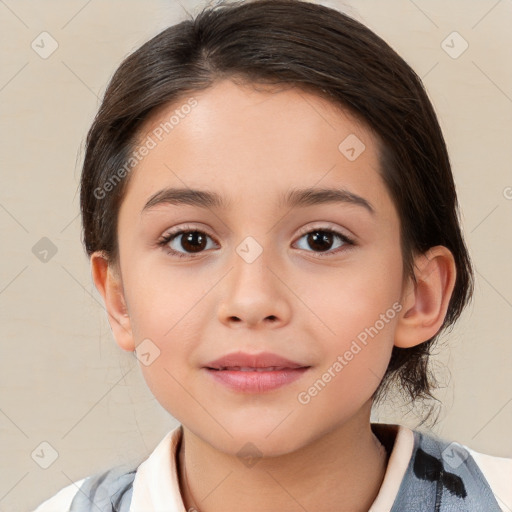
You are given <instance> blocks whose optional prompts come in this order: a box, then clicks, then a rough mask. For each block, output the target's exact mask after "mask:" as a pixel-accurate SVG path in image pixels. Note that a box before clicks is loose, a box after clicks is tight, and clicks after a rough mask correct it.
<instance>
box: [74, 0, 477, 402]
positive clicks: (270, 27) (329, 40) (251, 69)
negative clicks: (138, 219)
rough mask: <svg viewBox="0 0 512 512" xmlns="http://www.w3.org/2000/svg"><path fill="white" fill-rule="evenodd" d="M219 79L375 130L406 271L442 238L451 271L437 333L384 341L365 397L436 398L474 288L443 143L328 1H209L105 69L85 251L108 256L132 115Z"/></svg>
mask: <svg viewBox="0 0 512 512" xmlns="http://www.w3.org/2000/svg"><path fill="white" fill-rule="evenodd" d="M224 78H229V79H232V80H233V81H235V82H236V83H240V84H242V83H246V84H267V85H270V84H276V85H278V84H281V85H287V86H294V87H300V88H302V89H303V90H305V91H307V92H312V93H314V94H317V95H318V96H320V97H322V98H326V99H328V100H329V101H330V102H331V103H332V104H333V106H335V107H336V108H343V109H347V110H348V111H350V112H351V113H352V114H353V115H355V116H356V118H357V119H359V120H360V121H362V122H363V123H364V124H365V126H367V127H368V128H369V129H371V130H372V131H373V132H374V133H376V134H377V136H378V137H377V138H378V140H379V145H380V165H381V169H380V172H381V175H382V177H383V179H384V182H385V184H386V187H387V189H388V191H389V193H390V195H391V197H392V199H393V201H394V204H395V206H396V208H397V211H398V214H399V217H400V230H401V248H402V255H403V262H404V272H405V275H409V276H411V277H412V278H413V279H414V269H413V256H414V255H415V254H418V253H424V252H425V251H427V250H428V249H429V248H430V247H433V246H435V245H444V246H445V247H447V248H448V249H450V251H451V252H452V253H453V256H454V258H455V263H456V267H457V276H456V282H455V288H454V291H453V294H452V297H451V300H450V303H449V307H448V311H447V314H446V317H445V320H444V323H443V325H442V327H441V329H440V331H439V332H438V333H437V335H436V336H434V337H433V338H431V339H429V340H427V341H425V342H424V343H421V344H420V345H418V346H415V347H412V348H407V349H401V348H398V347H393V352H392V356H391V360H390V363H389V366H388V368H387V371H386V373H385V375H384V377H383V379H382V382H381V383H380V385H379V387H378V389H377V390H376V392H375V394H374V399H375V403H376V402H378V401H380V400H381V398H382V396H383V395H384V390H386V391H387V389H388V388H389V386H390V385H391V384H398V389H399V390H400V392H401V393H403V394H404V396H406V397H407V398H409V399H410V401H411V402H414V401H416V400H418V399H428V398H435V397H434V396H433V395H432V390H433V388H434V387H435V384H436V382H435V377H434V374H433V373H432V372H431V371H430V370H429V366H428V359H429V355H430V353H431V349H432V347H433V344H434V342H435V341H436V339H437V338H438V336H439V335H440V334H441V332H442V331H443V330H445V329H447V328H448V327H451V326H453V324H454V323H455V321H456V320H457V318H458V317H459V316H460V314H461V313H462V310H463V309H464V307H465V306H466V304H467V303H468V302H469V301H470V300H471V297H472V293H473V270H472V268H471V261H470V258H469V254H468V251H467V248H466V246H465V243H464V240H463V236H462V233H461V228H460V225H459V212H458V203H457V196H456V191H455V185H454V181H453V176H452V172H451V168H450V162H449V158H448V153H447V150H446V145H445V141H444V138H443V135H442V132H441V129H440V126H439V123H438V121H437V118H436V115H435V112H434V109H433V107H432V105H431V103H430V101H429V99H428V96H427V93H426V92H425V90H424V88H423V85H422V82H421V80H420V78H419V77H418V76H417V75H416V73H415V72H414V71H413V70H412V69H411V67H410V66H409V65H408V64H407V63H406V62H405V61H404V60H403V59H402V58H401V57H400V56H399V55H398V54H397V53H396V52H395V51H394V50H393V49H392V48H391V47H390V46H389V45H388V44H387V43H386V42H385V41H383V40H382V39H381V38H380V37H378V36H377V35H376V34H375V33H373V32H372V31H371V30H370V29H368V28H367V27H365V26H364V25H362V24H361V23H359V22H357V21H356V20H354V19H352V18H350V17H349V16H347V15H345V14H343V13H341V12H339V11H337V10H334V9H331V8H329V7H326V6H323V5H320V4H313V3H310V2H305V1H301V0H251V1H245V2H243V1H238V2H229V3H220V4H217V5H216V6H213V7H205V8H204V9H203V10H202V11H201V12H200V13H199V14H198V15H197V16H196V17H195V18H193V19H190V20H186V21H183V22H181V23H178V24H176V25H173V26H170V27H169V28H167V29H165V30H164V31H162V32H161V33H159V34H158V35H156V36H155V37H153V38H152V39H151V40H149V41H148V42H146V43H145V44H144V45H142V46H141V47H140V48H139V49H137V50H136V51H135V52H133V53H132V54H131V55H129V56H128V57H127V58H126V59H125V60H124V61H123V62H122V63H121V65H120V66H119V68H118V69H117V70H116V72H115V73H114V75H113V77H112V79H111V81H110V83H109V85H108V88H107V90H106V93H105V96H104V99H103V102H102V104H101V107H100V109H99V112H98V114H97V116H96V118H95V119H94V123H93V125H92V126H91V128H90V131H89V133H88V136H87V140H86V152H85V159H84V164H83V170H82V178H81V197H80V201H81V212H82V220H83V242H84V246H85V249H86V251H87V254H88V255H89V256H90V255H91V254H92V253H93V252H94V251H98V250H102V251H104V253H105V255H106V256H107V257H108V258H109V260H110V261H111V263H112V265H114V266H115V265H117V263H118V257H119V254H118V241H117V236H116V227H117V217H118V212H119V207H120V204H121V201H122V200H123V194H124V190H125V189H126V185H127V182H128V179H129V175H128V176H127V177H126V178H124V179H122V180H120V182H119V183H118V184H117V185H116V186H114V187H112V186H110V187H106V185H107V184H108V183H113V181H112V180H113V178H115V177H116V173H118V174H117V176H118V178H119V169H121V168H123V166H125V165H126V161H127V159H129V157H130V153H131V152H132V151H133V149H134V147H135V144H136V142H137V137H138V136H139V135H140V133H139V132H138V130H139V129H140V127H141V125H142V123H143V122H144V121H146V120H147V119H148V117H149V116H150V115H153V114H154V113H155V112H156V111H157V110H158V108H159V107H163V106H165V105H166V104H172V103H177V102H178V101H180V100H183V99H184V98H186V97H187V95H191V94H193V92H194V91H200V90H204V89H206V88H209V87H212V85H214V84H215V82H216V81H217V80H220V79H224ZM237 81H238V82H237ZM118 181H119V179H118ZM106 190H108V193H105V191H106ZM98 191H102V192H101V194H100V193H98Z"/></svg>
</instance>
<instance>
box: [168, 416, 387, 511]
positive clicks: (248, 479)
mask: <svg viewBox="0 0 512 512" xmlns="http://www.w3.org/2000/svg"><path fill="white" fill-rule="evenodd" d="M387 458H388V455H387V453H386V450H385V449H384V447H383V446H382V444H381V443H380V442H379V440H378V438H377V437H376V436H375V434H374V433H373V431H372V429H371V424H370V418H369V408H365V409H364V410H362V411H361V414H359V415H358V416H357V417H354V418H351V419H350V420H349V421H348V422H345V423H344V424H342V425H340V426H338V427H337V428H335V429H333V430H331V431H329V432H327V433H325V434H324V435H322V436H321V437H319V438H318V439H316V440H314V441H313V442H311V443H310V444H308V445H307V446H303V447H301V448H300V449H298V450H296V451H293V452H290V453H287V454H285V455H280V456H277V457H262V458H261V459H259V460H258V462H257V463H256V464H255V465H252V466H249V467H246V466H245V465H244V464H241V461H240V459H239V458H238V457H236V456H232V455H229V454H226V453H224V452H220V451H218V450H216V449H215V448H213V447H212V446H211V445H209V444H207V443H205V442H204V441H202V440H201V439H200V438H198V437H197V436H195V435H194V434H193V433H192V432H191V431H189V430H188V429H187V428H185V427H183V437H182V440H181V443H180V447H179V453H178V457H177V459H178V460H177V465H178V473H179V480H180V490H181V493H182V498H183V502H184V505H185V509H186V510H187V511H189V510H191V511H193V512H195V511H197V512H238V511H240V510H244V512H257V511H261V510H279V511H280V512H296V511H297V510H298V508H303V509H305V510H315V511H316V512H331V511H332V510H338V509H339V508H340V503H343V510H347V511H351V512H352V511H353V512H356V511H357V512H359V511H367V510H368V509H369V508H370V506H371V505H372V503H373V501H374V500H375V498H376V496H377V494H378V492H379V489H380V486H381V484H382V480H383V479H384V474H385V471H386V467H387Z"/></svg>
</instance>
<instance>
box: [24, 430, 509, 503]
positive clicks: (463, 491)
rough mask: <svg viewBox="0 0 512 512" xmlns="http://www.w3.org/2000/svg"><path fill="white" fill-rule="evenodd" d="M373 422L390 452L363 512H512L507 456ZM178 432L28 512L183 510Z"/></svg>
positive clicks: (74, 484)
mask: <svg viewBox="0 0 512 512" xmlns="http://www.w3.org/2000/svg"><path fill="white" fill-rule="evenodd" d="M371 425H372V429H373V430H374V432H375V433H376V435H377V437H379V439H381V440H384V439H386V440H387V442H383V444H385V445H387V446H386V447H387V448H388V447H389V451H390V454H389V459H388V464H387V468H386V472H385V475H384V479H383V482H382V484H381V487H380V490H379V493H378V495H377V497H376V499H375V501H374V502H373V504H372V506H371V507H370V509H369V512H430V511H432V512H437V511H439V512H444V511H446V512H451V511H454V512H459V511H466V512H473V511H474V512H477V511H478V512H480V511H481V512H510V511H511V510H512V459H511V458H503V457H495V456H491V455H485V454H482V453H479V452H476V451H474V450H472V449H470V448H468V447H467V446H465V445H461V444H459V443H450V442H447V441H444V440H440V439H439V438H437V437H434V436H433V435H429V434H425V433H421V432H418V431H416V430H410V429H409V428H407V427H405V426H402V425H388V424H381V423H372V424H371ZM182 435H183V429H182V426H181V425H178V426H177V427H176V428H174V429H172V430H171V431H169V432H168V433H167V435H166V436H165V437H164V438H163V439H162V440H161V441H160V443H159V444H158V445H157V447H156V448H155V449H154V450H153V452H152V453H151V454H150V455H149V457H147V458H146V459H145V460H144V461H143V462H141V463H140V464H138V465H137V466H136V467H133V468H131V469H127V468H126V467H125V468H122V467H120V466H118V467H115V468H112V469H110V470H108V471H107V472H103V473H101V474H98V475H91V476H89V477H86V478H83V479H81V480H79V481H77V482H74V483H73V484H71V485H68V486H67V487H65V488H63V489H61V490H60V491H59V492H58V493H57V494H55V495H54V496H52V497H51V498H49V499H48V500H46V501H45V502H44V503H42V504H41V505H39V507H37V508H36V509H35V511H34V512H65V511H66V512H67V511H71V512H73V511H77V512H86V511H89V510H91V511H92V510H97V511H108V512H125V511H126V512H148V511H152V512H187V511H186V509H185V506H184V504H183V500H182V497H181V492H180V486H179V480H178V471H177V456H178V448H179V445H180V441H181V439H182ZM333 512H334V511H333ZM340 512H342V511H340Z"/></svg>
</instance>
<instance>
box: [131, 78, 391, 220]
mask: <svg viewBox="0 0 512 512" xmlns="http://www.w3.org/2000/svg"><path fill="white" fill-rule="evenodd" d="M138 143H139V147H142V146H143V145H144V144H146V146H147V147H151V149H149V151H147V152H146V154H145V156H144V157H143V158H141V160H140V162H139V163H138V164H137V165H136V166H135V168H134V170H133V171H132V172H131V176H130V181H129V185H128V188H127V190H126V193H125V200H124V201H123V203H124V202H126V201H128V202H129V203H130V205H131V207H133V208H136V209H137V210H138V211H142V209H143V208H144V206H145V204H146V202H147V200H148V198H150V197H151V196H152V195H154V194H155V193H156V192H158V191H159V190H161V189H162V188H164V187H178V188H190V189H210V190H215V191H216V192H218V193H219V194H220V195H223V196H225V198H226V204H230V205H233V204H236V203H237V202H240V201H244V202H245V201H252V202H253V203H254V202H256V203H258V204H260V205H261V204H263V203H264V202H268V203H269V206H270V205H272V204H273V205H274V206H276V207H277V206H282V204H283V201H282V199H283V197H284V193H285V192H287V191H289V190H290V188H308V187H315V186H317V187H322V188H330V187H339V186H343V187H344V188H345V189H347V190H349V191H351V192H352V193H354V194H358V195H363V196H365V197H367V198H371V199H370V200H371V202H372V204H375V205H377V204H379V203H382V201H384V200H385V197H382V194H384V195H385V190H384V185H383V182H382V180H381V178H380V175H379V158H378V141H377V139H376V137H375V135H374V134H373V133H372V132H371V131H370V130H369V129H368V128H366V127H365V126H364V124H363V123H361V122H359V121H358V120H357V119H356V118H355V117H354V116H352V115H351V114H350V113H349V112H347V111H345V110H343V109H341V108H339V107H336V106H335V105H333V104H332V103H331V102H329V101H327V100H326V99H323V98H320V97H319V96H317V95H314V94H312V93H308V92H305V91H304V90H301V89H299V88H292V87H290V86H281V87H275V86H274V87H272V88H270V87H268V86H262V85H254V86H253V85H244V86H240V85H237V84H235V83H233V82H232V81H231V80H223V81H220V82H217V83H216V84H215V85H214V86H212V87H210V88H208V89H205V90H202V91H199V92H192V93H190V94H189V95H187V96H185V97H184V98H183V99H182V100H180V101H177V102H174V103H173V104H172V105H165V106H162V107H160V108H159V109H158V110H157V111H156V112H154V113H153V115H152V116H151V117H150V118H149V119H148V120H147V121H146V122H145V123H144V124H143V126H142V128H141V129H140V130H139V137H138ZM388 200H389V198H388ZM254 204H255V203H254Z"/></svg>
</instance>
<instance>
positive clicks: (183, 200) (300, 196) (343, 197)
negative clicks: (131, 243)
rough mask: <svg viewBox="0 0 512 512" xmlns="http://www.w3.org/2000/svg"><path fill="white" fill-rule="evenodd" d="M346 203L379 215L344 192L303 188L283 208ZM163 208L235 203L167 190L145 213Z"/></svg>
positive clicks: (283, 201)
mask: <svg viewBox="0 0 512 512" xmlns="http://www.w3.org/2000/svg"><path fill="white" fill-rule="evenodd" d="M329 203H345V204H353V205H357V206H361V207H363V208H365V209H366V210H367V211H368V212H369V213H371V214H372V215H375V209H374V207H373V206H372V205H371V203H370V202H369V201H367V200H366V199H364V198H363V197H361V196H358V195H357V194H354V193H353V192H350V191H349V190H346V189H343V188H340V189H338V188H301V189H292V190H290V191H288V192H287V193H284V194H282V195H281V196H280V198H279V201H278V206H279V207H280V208H285V207H288V208H301V207H307V206H313V205H320V204H329ZM160 204H172V205H189V206H196V207H199V208H208V209H210V208H215V209H221V210H227V209H229V207H230V205H231V201H228V200H227V199H225V198H224V197H223V196H221V195H220V194H218V193H216V192H210V191H206V190H194V189H190V188H164V189H162V190H160V191H158V192H157V193H155V194H153V195H152V196H151V197H150V198H149V200H148V201H147V202H146V204H145V205H144V208H143V209H142V212H141V214H142V213H144V212H146V211H148V210H150V209H152V208H154V207H155V206H157V205H160Z"/></svg>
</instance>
